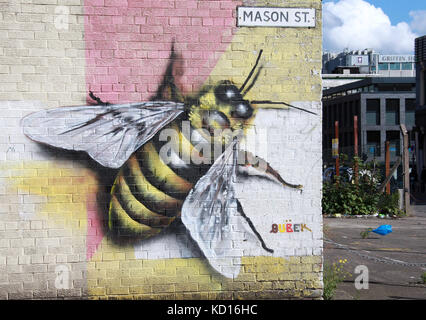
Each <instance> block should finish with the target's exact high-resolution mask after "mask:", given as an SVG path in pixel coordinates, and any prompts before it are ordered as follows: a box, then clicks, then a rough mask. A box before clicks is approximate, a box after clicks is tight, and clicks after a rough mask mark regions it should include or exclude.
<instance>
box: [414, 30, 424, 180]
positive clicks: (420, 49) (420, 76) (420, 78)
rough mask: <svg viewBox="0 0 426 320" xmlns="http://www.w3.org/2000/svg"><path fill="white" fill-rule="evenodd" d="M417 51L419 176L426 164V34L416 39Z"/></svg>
mask: <svg viewBox="0 0 426 320" xmlns="http://www.w3.org/2000/svg"><path fill="white" fill-rule="evenodd" d="M415 53H416V83H417V85H416V88H417V89H416V91H417V101H416V128H415V140H416V159H417V166H416V168H417V177H419V178H420V177H421V172H422V170H423V167H425V166H426V36H423V37H420V38H417V39H416V41H415Z"/></svg>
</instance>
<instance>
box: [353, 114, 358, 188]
mask: <svg viewBox="0 0 426 320" xmlns="http://www.w3.org/2000/svg"><path fill="white" fill-rule="evenodd" d="M354 156H355V157H358V116H354ZM354 175H355V183H356V184H358V163H357V162H356V163H355V167H354Z"/></svg>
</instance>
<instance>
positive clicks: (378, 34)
mask: <svg viewBox="0 0 426 320" xmlns="http://www.w3.org/2000/svg"><path fill="white" fill-rule="evenodd" d="M419 12H423V16H422V17H423V19H424V18H425V12H426V11H416V12H415V13H413V14H414V15H412V17H413V18H414V20H413V23H414V22H415V21H416V19H415V17H417V15H416V14H418V13H419ZM323 15H324V29H323V32H324V50H331V51H342V50H343V49H344V48H349V49H352V50H358V49H365V48H372V49H374V50H375V51H378V52H380V53H383V54H386V53H387V54H392V53H394V54H410V53H413V52H414V39H415V38H416V37H417V36H418V34H416V33H415V32H414V31H413V29H414V30H416V31H417V30H419V29H418V28H424V27H425V22H424V20H423V21H420V20H421V19H422V18H419V19H418V20H419V22H418V23H416V25H415V26H416V27H414V25H412V26H410V25H409V24H408V23H406V22H401V23H398V24H397V25H392V23H391V21H390V19H389V17H388V16H387V15H386V14H385V13H384V12H383V10H382V9H381V8H376V7H375V6H374V5H371V4H370V3H368V2H366V1H364V0H338V1H335V2H326V3H324V6H323ZM419 16H420V15H419Z"/></svg>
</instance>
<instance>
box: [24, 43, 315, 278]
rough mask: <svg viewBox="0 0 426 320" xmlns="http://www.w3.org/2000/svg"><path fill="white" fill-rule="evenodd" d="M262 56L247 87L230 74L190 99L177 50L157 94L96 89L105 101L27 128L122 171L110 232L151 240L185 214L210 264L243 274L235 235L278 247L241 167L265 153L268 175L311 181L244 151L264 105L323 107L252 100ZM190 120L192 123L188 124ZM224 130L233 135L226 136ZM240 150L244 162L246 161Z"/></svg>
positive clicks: (43, 116)
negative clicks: (257, 219) (109, 94)
mask: <svg viewBox="0 0 426 320" xmlns="http://www.w3.org/2000/svg"><path fill="white" fill-rule="evenodd" d="M261 55H262V51H260V53H259V55H258V57H257V60H256V62H255V64H254V66H253V68H252V69H251V71H250V73H249V74H248V76H247V78H246V80H245V82H244V83H243V85H242V86H241V87H240V88H238V87H237V86H236V85H235V84H234V83H233V82H231V81H228V80H226V81H220V82H219V83H217V84H215V85H206V86H204V87H203V88H202V89H201V90H200V91H199V93H198V94H196V95H194V96H189V97H182V95H181V94H180V92H179V90H178V89H177V86H176V85H175V83H174V78H173V61H174V60H175V58H176V55H175V52H174V50H173V47H172V51H171V57H170V62H169V65H168V67H167V70H166V74H165V76H164V80H163V82H162V83H161V85H160V87H159V89H158V93H157V95H156V96H155V97H153V99H151V101H147V102H137V103H127V104H109V103H106V102H103V101H102V100H101V99H100V98H98V97H96V96H95V95H94V94H93V93H92V92H90V97H91V98H92V99H93V100H95V101H96V102H97V104H96V105H87V106H75V107H60V108H54V109H48V110H43V111H39V112H36V113H33V114H30V115H28V116H26V117H24V118H23V119H22V126H23V128H24V133H25V135H26V136H27V137H29V138H30V139H32V140H34V141H37V142H40V143H43V144H47V145H50V146H53V147H57V148H62V149H66V150H74V151H84V152H86V153H87V154H88V155H89V156H90V157H91V158H93V159H94V160H95V161H97V162H98V163H99V164H101V165H102V166H104V167H107V168H114V169H119V172H118V175H117V177H116V179H115V181H114V184H113V186H112V189H111V199H110V204H109V212H108V228H109V229H110V230H115V232H117V233H118V234H119V235H122V236H131V237H135V238H140V239H146V238H150V237H153V236H155V235H158V234H159V233H161V232H162V231H163V230H164V229H165V228H166V227H168V226H170V225H171V224H172V223H173V222H176V221H179V220H180V221H181V222H182V223H183V224H184V225H185V227H186V229H187V230H188V231H189V234H190V236H191V237H192V239H193V240H194V241H195V242H196V243H197V245H198V246H199V248H200V249H201V251H202V253H203V254H204V256H205V257H206V258H207V260H208V262H209V263H210V265H211V266H212V267H213V268H214V269H215V270H216V271H218V272H219V273H221V274H222V275H224V276H226V277H236V276H237V275H238V273H239V269H240V266H239V261H240V258H241V256H242V250H240V251H238V250H237V251H235V250H234V251H233V252H232V254H230V253H229V252H230V251H229V248H232V247H233V246H232V243H233V241H234V240H235V239H236V236H241V234H245V235H248V237H249V238H251V239H254V241H256V242H257V241H258V243H260V245H261V246H262V248H263V249H264V250H265V251H266V252H269V253H273V250H272V249H270V248H269V247H268V246H267V245H266V243H265V242H264V241H263V239H262V237H261V236H260V234H259V233H258V232H257V230H256V228H255V226H254V225H253V223H252V221H251V220H250V219H249V217H247V216H246V215H245V213H244V210H243V208H242V205H241V204H240V202H239V201H238V199H237V198H236V195H235V189H234V182H235V179H236V175H237V172H238V168H239V167H240V166H250V165H251V164H252V163H254V162H253V161H248V159H251V160H253V159H256V161H258V162H259V161H260V162H262V163H263V164H264V165H265V168H266V170H265V172H263V174H264V175H265V176H268V177H270V178H271V179H272V180H274V181H276V182H279V183H281V184H282V185H283V186H286V187H290V188H295V189H301V188H302V186H300V185H294V184H291V183H288V182H286V181H284V180H283V179H282V177H281V176H280V175H279V174H278V172H276V171H275V170H274V169H273V168H271V166H270V165H269V164H268V163H267V162H266V161H265V160H263V159H261V158H258V157H256V156H254V155H252V154H250V153H247V152H243V151H242V150H240V149H239V142H240V139H241V138H242V136H243V135H244V132H245V130H246V128H247V126H248V125H249V124H250V123H251V121H252V120H253V119H254V115H255V113H256V108H255V107H256V106H260V105H274V104H283V105H286V106H288V107H290V108H295V109H299V110H302V111H304V112H308V113H311V114H315V113H313V112H311V111H308V110H305V109H301V108H297V107H295V106H292V105H290V104H287V103H285V102H273V101H269V100H259V101H248V100H246V99H244V96H245V95H246V94H247V93H248V92H249V90H250V89H251V88H252V87H253V85H254V84H255V82H256V80H257V79H258V77H259V74H260V72H261V69H262V67H259V68H257V67H258V64H259V61H260V58H261ZM256 70H257V71H256ZM255 72H256V74H255ZM250 81H251V83H250V84H249V82H250ZM165 95H167V98H166V97H165ZM185 123H186V124H187V127H188V128H189V129H188V130H183V126H184V124H185ZM166 129H169V130H173V131H174V132H176V137H177V138H176V139H171V140H170V141H169V140H168V139H164V138H162V133H164V132H165V130H166ZM217 130H222V131H223V130H225V131H224V132H227V134H222V135H220V136H219V137H218V136H216V135H215V134H214V133H215V132H216V131H217ZM166 145H167V146H168V148H167V149H166V150H167V152H166V153H164V152H162V150H164V149H165V146H166ZM200 145H202V146H212V148H216V147H217V146H218V145H219V146H220V147H221V148H222V149H221V150H224V151H223V152H221V153H220V156H218V157H217V156H216V157H215V155H214V153H212V152H208V148H210V147H207V148H205V147H204V148H200V147H199V146H200ZM213 146H214V147H213ZM194 155H195V157H194ZM166 157H167V159H165V158H166ZM241 157H243V159H244V161H243V162H242V163H241V161H237V160H238V159H241ZM187 159H190V161H185V160H187ZM194 159H198V161H195V160H194ZM253 167H255V168H257V167H256V166H253ZM239 239H241V237H240V238H239Z"/></svg>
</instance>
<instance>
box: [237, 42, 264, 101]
mask: <svg viewBox="0 0 426 320" xmlns="http://www.w3.org/2000/svg"><path fill="white" fill-rule="evenodd" d="M262 53H263V49H260V52H259V55H258V56H257V59H256V63H255V64H254V67H253V68H252V69H251V71H250V73H249V75H248V77H247V79H246V81H244V83H243V85H242V86H241V88H240V92H241V91H243V89H244V87H245V86H246V85H247V83H248V82H249V80H250V78H251V76H252V75H253V73H254V70H256V68H257V65H258V64H259V60H260V57H261V56H262ZM246 93H247V92H246Z"/></svg>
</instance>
